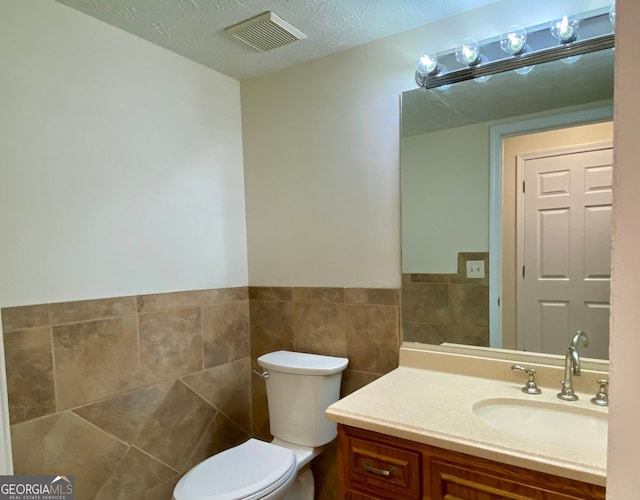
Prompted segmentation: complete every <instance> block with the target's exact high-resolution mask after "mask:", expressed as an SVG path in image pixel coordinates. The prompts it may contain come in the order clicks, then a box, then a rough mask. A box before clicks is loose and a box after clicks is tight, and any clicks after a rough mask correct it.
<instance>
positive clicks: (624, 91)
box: [607, 0, 640, 500]
mask: <svg viewBox="0 0 640 500" xmlns="http://www.w3.org/2000/svg"><path fill="white" fill-rule="evenodd" d="M617 13H618V17H617V23H618V26H617V31H616V38H617V42H616V96H615V97H616V99H615V100H616V103H615V109H614V117H615V119H614V155H615V156H614V162H615V163H614V205H613V207H614V213H613V219H614V227H613V253H612V264H613V275H612V286H611V289H612V296H611V306H612V307H611V342H610V360H611V361H610V382H611V403H610V407H609V449H608V478H607V499H609V500H630V499H634V498H638V496H639V493H638V492H639V491H640V482H639V479H638V471H640V432H638V418H639V416H640V391H639V390H638V380H639V379H640V375H639V374H638V358H639V357H640V333H639V327H640V307H638V305H639V304H640V266H639V265H638V256H639V255H640V223H639V222H638V213H640V168H638V158H639V157H640V143H639V141H638V137H640V54H638V51H637V50H636V48H637V47H638V45H639V44H640V32H639V31H638V27H637V20H638V19H640V3H638V2H637V1H636V0H618V2H617Z"/></svg>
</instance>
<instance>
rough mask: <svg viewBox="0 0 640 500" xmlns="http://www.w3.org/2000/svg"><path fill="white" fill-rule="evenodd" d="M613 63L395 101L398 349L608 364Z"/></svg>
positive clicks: (559, 66) (594, 60) (585, 61)
mask: <svg viewBox="0 0 640 500" xmlns="http://www.w3.org/2000/svg"><path fill="white" fill-rule="evenodd" d="M613 59H614V52H613V50H604V51H600V52H594V53H591V54H586V55H583V56H582V57H581V58H580V60H579V61H577V62H576V63H575V64H565V62H562V61H555V62H551V63H546V64H544V65H538V66H537V67H536V68H535V70H534V71H532V72H530V73H528V74H527V75H520V74H515V73H513V72H509V73H503V74H498V75H494V76H493V77H492V78H491V79H490V80H489V81H487V82H484V83H478V82H475V81H468V82H463V83H458V84H455V85H453V86H452V87H451V88H450V89H449V90H447V91H441V90H438V89H435V90H428V91H427V90H424V89H416V90H413V91H409V92H405V93H403V94H402V138H401V191H402V276H403V280H402V329H403V339H404V340H406V341H413V342H415V341H417V342H426V343H430V344H442V343H453V344H466V345H480V346H491V347H503V348H509V349H518V350H527V351H535V352H544V353H552V354H564V352H565V351H566V349H567V346H568V345H569V341H570V339H571V337H572V336H573V335H574V334H575V332H576V331H577V330H586V331H587V332H589V338H590V340H591V343H590V346H589V347H588V348H585V349H582V348H581V349H582V352H581V354H583V355H584V356H587V357H593V358H600V359H606V358H607V357H608V343H609V341H608V302H609V282H608V281H609V277H608V274H609V267H610V234H611V233H610V231H611V229H610V228H611V226H610V222H611V219H610V217H611V199H610V198H611V168H612V167H611V139H612V124H611V121H610V119H611V108H610V104H611V102H612V98H613ZM607 118H608V120H607ZM590 122H597V123H590ZM523 123H526V124H533V125H532V126H534V128H533V129H531V128H529V129H528V130H527V134H524V133H522V132H521V131H518V130H520V129H523V127H520V129H519V128H518V126H517V124H523ZM560 124H562V127H561V126H560ZM512 125H513V130H514V132H512V133H510V132H504V131H505V130H506V131H508V130H510V129H511V127H512ZM569 125H571V126H569ZM527 126H529V125H527ZM536 127H537V128H538V129H540V130H544V132H537V131H536ZM524 128H526V127H524ZM549 129H553V130H549ZM492 130H493V132H492ZM496 130H502V134H503V135H504V137H498V139H499V140H498V141H497V142H496V140H495V137H494V140H493V144H494V146H491V144H492V141H491V140H490V138H491V137H492V133H493V134H494V136H495V131H496ZM511 135H513V136H511ZM507 136H510V137H507ZM495 144H498V146H496V145H495ZM492 147H493V149H494V150H495V149H498V150H499V151H497V152H496V151H493V152H492V151H491V148H492ZM502 153H503V154H502ZM492 158H493V159H494V161H493V163H494V164H495V163H497V162H496V161H495V158H500V159H501V161H500V162H499V164H498V165H497V166H496V165H493V167H492V162H491V159H492ZM494 170H499V174H494V173H493V171H494ZM496 179H499V180H500V181H501V182H500V183H496ZM496 186H499V187H498V188H496ZM523 186H524V190H523ZM490 192H493V198H492V197H491V196H490ZM496 198H499V200H498V199H496ZM496 207H497V208H496ZM496 214H497V215H496ZM490 255H491V256H490ZM496 257H499V260H496ZM496 262H497V264H496ZM490 264H491V265H490ZM468 271H469V272H471V273H472V274H468ZM523 271H524V272H523ZM478 273H480V274H479V275H480V276H483V275H482V273H484V276H483V277H471V276H478Z"/></svg>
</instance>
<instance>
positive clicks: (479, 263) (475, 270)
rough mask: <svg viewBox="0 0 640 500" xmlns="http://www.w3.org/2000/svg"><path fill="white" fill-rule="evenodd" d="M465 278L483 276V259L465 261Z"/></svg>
mask: <svg viewBox="0 0 640 500" xmlns="http://www.w3.org/2000/svg"><path fill="white" fill-rule="evenodd" d="M467 278H484V260H468V261H467Z"/></svg>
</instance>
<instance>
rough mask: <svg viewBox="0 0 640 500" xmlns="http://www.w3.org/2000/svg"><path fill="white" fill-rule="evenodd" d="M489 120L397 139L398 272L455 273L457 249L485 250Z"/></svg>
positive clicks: (487, 232)
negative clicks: (399, 194) (399, 170)
mask: <svg viewBox="0 0 640 500" xmlns="http://www.w3.org/2000/svg"><path fill="white" fill-rule="evenodd" d="M493 123H495V122H484V123H478V124H475V125H467V126H464V127H457V128H453V129H447V130H439V131H437V132H431V133H428V134H420V135H414V136H411V137H403V138H402V140H401V141H400V148H401V158H402V179H401V186H402V272H403V273H456V272H458V252H487V251H488V250H489V127H490V126H491V125H492V124H493Z"/></svg>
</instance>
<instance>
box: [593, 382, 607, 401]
mask: <svg viewBox="0 0 640 500" xmlns="http://www.w3.org/2000/svg"><path fill="white" fill-rule="evenodd" d="M598 384H600V389H599V390H598V393H597V394H596V396H595V397H594V398H591V402H592V403H593V404H594V405H598V406H609V393H608V391H607V386H608V385H609V381H608V380H607V379H606V378H601V379H600V380H598Z"/></svg>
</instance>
